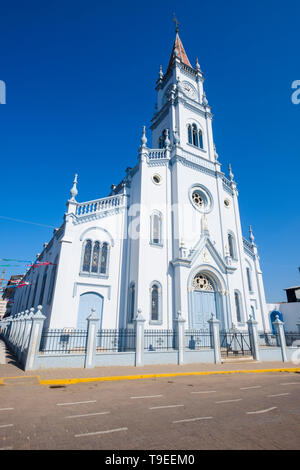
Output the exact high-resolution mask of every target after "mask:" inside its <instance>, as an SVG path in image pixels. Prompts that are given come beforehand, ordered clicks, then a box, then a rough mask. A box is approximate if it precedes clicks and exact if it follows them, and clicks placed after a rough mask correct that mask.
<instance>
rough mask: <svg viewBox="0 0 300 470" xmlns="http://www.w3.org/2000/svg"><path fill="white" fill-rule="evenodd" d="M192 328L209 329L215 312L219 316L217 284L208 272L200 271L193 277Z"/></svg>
mask: <svg viewBox="0 0 300 470" xmlns="http://www.w3.org/2000/svg"><path fill="white" fill-rule="evenodd" d="M192 288H193V292H192V305H191V307H192V312H191V328H193V329H196V330H202V329H205V330H207V329H208V323H207V322H208V320H209V319H210V318H211V314H212V313H213V314H214V315H215V316H216V317H217V308H216V289H215V284H214V282H213V280H212V278H210V277H209V276H208V275H207V274H206V273H205V274H204V273H203V272H199V273H197V274H196V276H195V277H194V279H193V286H192Z"/></svg>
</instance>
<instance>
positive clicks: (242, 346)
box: [220, 331, 252, 357]
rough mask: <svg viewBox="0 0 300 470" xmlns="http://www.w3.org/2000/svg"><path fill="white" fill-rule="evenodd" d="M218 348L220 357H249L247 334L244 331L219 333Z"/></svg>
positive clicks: (250, 352)
mask: <svg viewBox="0 0 300 470" xmlns="http://www.w3.org/2000/svg"><path fill="white" fill-rule="evenodd" d="M220 346H221V355H222V356H227V357H228V356H251V355H252V351H251V343H250V336H249V333H248V332H246V331H221V332H220Z"/></svg>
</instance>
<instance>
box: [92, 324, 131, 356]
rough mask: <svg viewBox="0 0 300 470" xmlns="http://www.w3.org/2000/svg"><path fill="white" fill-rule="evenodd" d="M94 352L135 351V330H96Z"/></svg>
mask: <svg viewBox="0 0 300 470" xmlns="http://www.w3.org/2000/svg"><path fill="white" fill-rule="evenodd" d="M96 351H97V353H100V352H103V353H104V352H126V351H135V330H134V329H128V328H121V329H114V330H98V332H97V336H96Z"/></svg>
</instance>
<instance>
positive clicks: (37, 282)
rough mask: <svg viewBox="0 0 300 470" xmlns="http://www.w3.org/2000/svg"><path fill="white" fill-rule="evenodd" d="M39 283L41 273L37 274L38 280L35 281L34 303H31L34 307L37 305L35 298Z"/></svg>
mask: <svg viewBox="0 0 300 470" xmlns="http://www.w3.org/2000/svg"><path fill="white" fill-rule="evenodd" d="M38 285H39V275H38V276H37V278H36V281H35V286H34V293H33V298H32V303H31V306H32V307H34V305H35V298H36V293H37V289H38Z"/></svg>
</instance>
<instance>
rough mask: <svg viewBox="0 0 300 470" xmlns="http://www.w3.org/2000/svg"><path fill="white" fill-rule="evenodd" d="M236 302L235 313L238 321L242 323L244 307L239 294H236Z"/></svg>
mask: <svg viewBox="0 0 300 470" xmlns="http://www.w3.org/2000/svg"><path fill="white" fill-rule="evenodd" d="M234 301H235V312H236V319H237V321H238V322H239V323H241V321H242V306H241V297H240V294H239V292H237V291H235V292H234Z"/></svg>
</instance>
